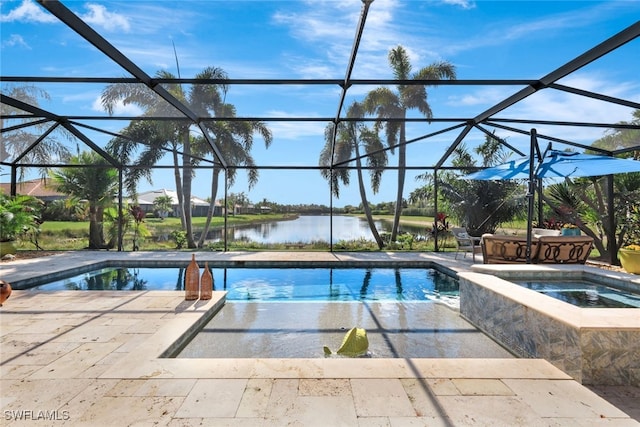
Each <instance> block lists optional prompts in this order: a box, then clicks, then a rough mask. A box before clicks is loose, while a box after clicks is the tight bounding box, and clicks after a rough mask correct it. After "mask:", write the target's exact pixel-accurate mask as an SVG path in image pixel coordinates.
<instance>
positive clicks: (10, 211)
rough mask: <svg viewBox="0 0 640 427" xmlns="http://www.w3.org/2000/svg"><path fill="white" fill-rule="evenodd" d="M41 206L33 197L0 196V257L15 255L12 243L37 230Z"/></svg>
mask: <svg viewBox="0 0 640 427" xmlns="http://www.w3.org/2000/svg"><path fill="white" fill-rule="evenodd" d="M41 206H42V202H41V201H40V200H38V199H36V198H35V197H31V196H23V195H18V196H15V197H9V196H6V195H4V194H0V257H3V256H5V255H6V254H14V253H16V247H15V245H14V242H15V241H16V240H17V239H18V238H19V237H20V236H21V235H23V234H25V233H28V232H29V231H34V230H35V229H37V228H38V225H39V224H40V208H41Z"/></svg>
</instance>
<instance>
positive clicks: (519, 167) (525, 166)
mask: <svg viewBox="0 0 640 427" xmlns="http://www.w3.org/2000/svg"><path fill="white" fill-rule="evenodd" d="M533 163H534V178H578V177H585V176H599V175H611V174H617V173H626V172H640V161H638V160H633V159H621V158H618V157H609V156H596V155H592V154H582V153H571V152H566V151H558V150H548V151H547V152H546V153H545V156H544V158H543V159H542V162H538V160H537V159H534V162H533ZM529 164H530V159H529V158H528V157H521V158H518V159H514V160H510V161H508V162H505V163H501V164H499V165H496V166H492V167H490V168H487V169H483V170H480V171H477V172H473V173H471V174H468V175H465V177H464V178H465V179H477V180H483V181H492V180H494V181H499V180H503V179H529Z"/></svg>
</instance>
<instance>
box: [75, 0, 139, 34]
mask: <svg viewBox="0 0 640 427" xmlns="http://www.w3.org/2000/svg"><path fill="white" fill-rule="evenodd" d="M85 7H86V8H87V9H89V12H87V13H85V14H83V15H80V18H82V19H83V20H84V21H85V22H86V23H87V24H89V25H95V26H97V27H101V28H104V29H105V30H107V31H125V32H128V31H129V29H130V28H131V26H130V25H129V20H128V19H127V18H126V17H125V16H123V15H120V14H117V13H113V12H109V11H108V10H107V8H106V7H104V6H103V5H100V4H95V3H87V4H86V5H85Z"/></svg>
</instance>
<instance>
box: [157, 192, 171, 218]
mask: <svg viewBox="0 0 640 427" xmlns="http://www.w3.org/2000/svg"><path fill="white" fill-rule="evenodd" d="M172 209H173V201H172V200H171V197H170V196H158V197H156V198H155V199H153V210H154V211H156V213H157V214H158V217H160V220H164V219H165V218H166V217H167V215H169V212H171V210H172Z"/></svg>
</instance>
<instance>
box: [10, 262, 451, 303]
mask: <svg viewBox="0 0 640 427" xmlns="http://www.w3.org/2000/svg"><path fill="white" fill-rule="evenodd" d="M202 271H203V268H201V269H200V273H202ZM211 272H212V274H213V278H214V289H215V290H224V291H227V301H361V300H370V301H371V300H374V301H390V300H393V301H425V300H430V299H434V298H440V297H442V298H457V296H458V282H457V280H456V279H455V278H452V277H450V276H448V275H446V274H443V273H440V272H438V271H437V270H434V269H424V268H212V269H211ZM16 289H19V288H16ZM28 289H30V290H40V291H54V290H80V291H82V290H92V291H103V290H129V291H130V290H176V291H180V290H183V289H184V268H131V267H128V268H124V267H107V268H102V269H98V270H93V271H89V272H85V273H82V274H77V275H75V276H72V277H67V278H64V279H61V280H56V281H52V282H49V283H44V284H38V285H36V286H32V287H29V288H28Z"/></svg>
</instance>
